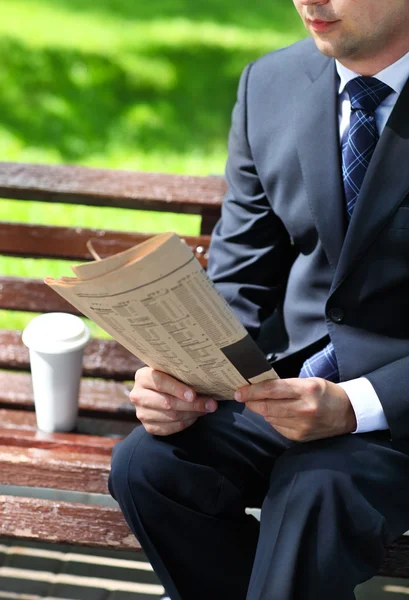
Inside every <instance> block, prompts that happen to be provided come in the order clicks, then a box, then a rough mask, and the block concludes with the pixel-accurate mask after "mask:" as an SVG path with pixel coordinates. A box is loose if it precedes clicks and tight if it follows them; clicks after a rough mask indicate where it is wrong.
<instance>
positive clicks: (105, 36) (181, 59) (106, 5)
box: [0, 0, 304, 327]
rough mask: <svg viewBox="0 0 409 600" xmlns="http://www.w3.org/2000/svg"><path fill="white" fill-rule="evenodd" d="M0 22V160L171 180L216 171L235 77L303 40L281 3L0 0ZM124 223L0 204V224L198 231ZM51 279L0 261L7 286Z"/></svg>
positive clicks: (148, 221) (178, 224)
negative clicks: (21, 278) (19, 278)
mask: <svg viewBox="0 0 409 600" xmlns="http://www.w3.org/2000/svg"><path fill="white" fill-rule="evenodd" d="M0 14H1V19H0V85H1V90H2V92H1V94H0V158H1V160H10V161H24V162H43V163H59V164H64V163H65V164H81V165H89V166H98V167H110V168H122V169H134V170H148V171H165V172H173V173H189V174H209V173H222V172H223V168H224V162H225V158H226V140H227V133H228V129H229V124H230V114H231V109H232V105H233V103H234V98H235V93H236V88H237V81H238V77H239V74H240V72H241V70H242V68H243V67H244V66H245V65H246V64H247V63H248V62H249V61H251V60H254V59H255V58H257V57H258V56H260V55H262V54H264V53H265V52H268V51H270V50H272V49H274V48H277V47H280V46H284V45H287V44H289V43H291V42H293V41H295V40H296V39H299V38H300V37H302V36H303V35H304V32H303V29H302V26H301V24H300V22H299V19H298V17H297V15H296V13H295V10H294V8H293V6H292V2H290V0H258V2H257V3H254V1H252V0H241V1H240V2H239V3H238V2H236V0H234V1H233V0H223V2H220V0H196V1H195V2H192V0H189V1H188V0H152V1H151V2H146V1H144V2H141V1H139V2H138V1H135V0H98V1H94V0H0ZM130 212H131V211H120V210H113V211H111V210H110V209H92V208H90V207H67V206H51V205H45V204H44V205H36V204H31V203H26V202H16V201H4V200H3V201H1V200H0V220H14V221H30V222H33V223H57V224H61V223H64V224H75V225H80V226H90V227H109V228H111V229H115V228H118V229H127V230H133V231H136V230H139V231H152V232H158V231H168V230H174V231H177V232H179V233H184V234H195V233H197V232H198V227H199V225H198V219H197V218H196V217H186V216H185V217H184V216H181V215H176V216H175V215H171V216H170V215H159V214H152V213H146V212H139V211H138V212H133V213H132V214H130ZM61 269H64V270H65V271H66V266H64V267H62V266H61V265H57V266H56V265H53V264H51V263H50V261H25V264H22V261H21V260H17V259H12V258H10V259H0V273H3V274H9V275H15V274H17V273H26V274H28V275H29V276H31V277H42V276H44V275H45V274H53V273H56V274H57V273H60V272H61ZM9 317H10V315H7V318H6V321H5V320H4V318H2V316H1V315H0V326H1V327H11V326H19V327H20V326H21V325H22V323H23V321H21V319H20V315H19V316H18V318H17V317H16V319H15V320H13V321H12V322H11V321H10V319H9Z"/></svg>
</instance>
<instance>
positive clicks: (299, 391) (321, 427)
mask: <svg viewBox="0 0 409 600" xmlns="http://www.w3.org/2000/svg"><path fill="white" fill-rule="evenodd" d="M235 399H236V400H237V401H238V402H245V403H246V406H247V408H248V409H250V410H252V411H253V412H256V413H259V414H260V415H262V416H263V417H264V418H265V420H266V421H267V422H268V423H270V424H271V425H272V427H274V429H276V430H277V431H278V432H279V433H281V434H282V435H283V436H284V437H286V438H288V439H289V440H294V441H297V442H309V441H312V440H318V439H321V438H328V437H334V436H336V435H342V434H344V433H351V432H352V431H355V429H356V426H357V424H356V418H355V413H354V410H353V408H352V405H351V403H350V401H349V398H348V396H347V394H346V392H345V391H344V390H343V389H342V388H341V387H340V386H339V385H336V384H335V383H332V382H330V381H326V380H325V379H319V378H318V377H312V378H309V379H301V378H300V379H274V380H269V381H263V382H262V383H256V384H253V385H247V386H245V387H243V388H241V389H240V390H238V391H237V392H236V394H235Z"/></svg>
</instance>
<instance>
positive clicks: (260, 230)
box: [208, 65, 296, 338]
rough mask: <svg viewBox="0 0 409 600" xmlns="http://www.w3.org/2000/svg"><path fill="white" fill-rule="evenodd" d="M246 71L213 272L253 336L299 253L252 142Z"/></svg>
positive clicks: (214, 238)
mask: <svg viewBox="0 0 409 600" xmlns="http://www.w3.org/2000/svg"><path fill="white" fill-rule="evenodd" d="M250 74H251V65H249V66H248V67H246V69H245V70H244V72H243V74H242V77H241V80H240V84H239V90H238V97H237V102H236V105H235V107H234V110H233V117H232V126H231V130H230V136H229V157H228V161H227V167H226V179H227V184H228V191H227V194H226V197H225V198H224V202H223V206H222V216H221V219H220V220H219V222H218V223H217V225H216V226H215V229H214V231H213V234H212V241H211V245H210V255H209V266H208V273H209V276H210V278H211V279H212V280H213V281H214V283H215V284H216V287H217V288H218V290H219V291H220V293H221V294H222V295H223V296H224V297H225V298H226V300H227V302H228V303H229V304H230V305H231V307H232V308H233V310H234V311H235V312H236V314H237V315H238V317H239V319H240V320H241V322H242V323H243V325H244V326H245V327H246V329H247V330H248V331H249V333H250V335H251V336H252V337H253V338H257V335H258V333H259V330H260V325H261V323H262V322H263V321H264V320H265V319H266V318H267V317H268V316H269V315H271V314H272V313H273V311H274V310H275V308H276V307H277V305H278V303H279V301H280V298H281V297H282V295H283V293H284V288H285V282H286V280H287V277H288V273H289V270H290V267H291V264H292V263H293V261H294V259H295V256H296V253H295V249H294V247H293V246H292V245H291V241H290V238H289V235H288V233H287V231H286V229H285V227H284V225H283V224H282V222H281V220H280V219H279V218H278V216H277V215H275V214H274V212H273V210H272V207H271V205H270V203H269V200H268V198H267V196H266V194H265V191H264V190H263V186H262V184H261V182H260V179H259V176H258V173H257V166H256V165H255V163H254V161H253V157H252V152H251V147H250V143H249V135H248V132H249V123H248V121H249V117H248V113H249V107H248V105H247V90H248V85H249V78H250Z"/></svg>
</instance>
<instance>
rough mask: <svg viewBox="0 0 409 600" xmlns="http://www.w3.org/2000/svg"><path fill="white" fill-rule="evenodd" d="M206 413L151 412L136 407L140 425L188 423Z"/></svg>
mask: <svg viewBox="0 0 409 600" xmlns="http://www.w3.org/2000/svg"><path fill="white" fill-rule="evenodd" d="M205 414H206V413H204V412H203V413H197V412H192V411H185V412H181V411H176V410H167V411H166V410H165V411H161V410H152V409H150V408H143V407H137V408H136V416H137V418H138V419H139V420H140V421H142V423H144V424H145V423H147V422H149V423H173V422H177V421H189V420H191V419H197V418H198V417H199V416H203V415H205Z"/></svg>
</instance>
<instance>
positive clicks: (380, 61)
mask: <svg viewBox="0 0 409 600" xmlns="http://www.w3.org/2000/svg"><path fill="white" fill-rule="evenodd" d="M408 52H409V44H408V42H407V40H405V43H404V44H402V45H401V46H400V47H399V48H394V49H393V50H390V51H389V52H383V53H382V54H381V55H380V56H374V57H371V58H370V59H363V60H359V59H353V58H351V59H348V58H345V59H343V58H340V59H338V60H339V62H340V63H341V64H342V65H344V67H346V68H347V69H350V70H351V71H354V73H357V74H358V75H365V76H368V77H372V76H373V75H376V74H377V73H380V72H381V71H383V70H384V69H386V68H387V67H390V66H391V65H393V64H394V63H395V62H397V61H398V60H399V59H400V58H402V57H403V56H405V54H407V53H408Z"/></svg>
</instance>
